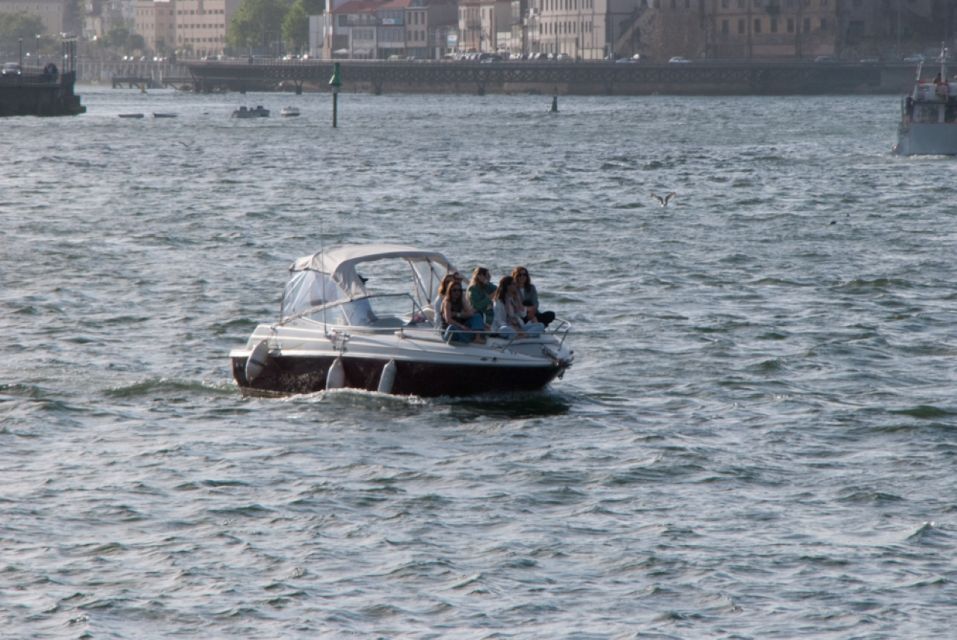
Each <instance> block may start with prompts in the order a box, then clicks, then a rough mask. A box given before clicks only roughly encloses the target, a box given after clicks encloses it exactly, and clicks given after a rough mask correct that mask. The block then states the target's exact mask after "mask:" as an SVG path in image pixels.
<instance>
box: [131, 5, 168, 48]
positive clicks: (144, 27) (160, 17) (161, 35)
mask: <svg viewBox="0 0 957 640" xmlns="http://www.w3.org/2000/svg"><path fill="white" fill-rule="evenodd" d="M133 29H134V31H135V32H136V33H138V34H140V35H141V36H143V40H144V42H145V43H146V48H147V49H149V50H151V51H154V52H165V51H167V50H171V49H173V48H174V47H175V46H176V0H162V1H161V0H156V1H155V2H154V1H153V0H139V1H138V2H137V3H136V5H135V8H134V23H133Z"/></svg>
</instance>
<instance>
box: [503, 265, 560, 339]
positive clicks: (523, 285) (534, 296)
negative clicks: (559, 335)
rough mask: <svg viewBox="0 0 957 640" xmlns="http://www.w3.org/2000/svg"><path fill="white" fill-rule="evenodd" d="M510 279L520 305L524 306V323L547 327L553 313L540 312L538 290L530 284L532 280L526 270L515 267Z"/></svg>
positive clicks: (553, 315) (553, 316) (552, 318)
mask: <svg viewBox="0 0 957 640" xmlns="http://www.w3.org/2000/svg"><path fill="white" fill-rule="evenodd" d="M512 278H514V280H515V284H516V285H517V287H518V293H519V295H520V296H521V299H522V304H523V305H525V318H524V319H525V322H540V323H542V325H544V326H546V327H547V326H548V325H549V324H551V322H552V321H553V320H554V319H555V312H554V311H541V310H540V309H539V308H538V290H537V289H536V288H535V285H533V284H532V278H531V276H529V275H528V269H526V268H525V267H515V269H513V270H512Z"/></svg>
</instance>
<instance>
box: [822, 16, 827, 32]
mask: <svg viewBox="0 0 957 640" xmlns="http://www.w3.org/2000/svg"><path fill="white" fill-rule="evenodd" d="M821 31H827V18H821Z"/></svg>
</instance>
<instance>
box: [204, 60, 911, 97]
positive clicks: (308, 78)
mask: <svg viewBox="0 0 957 640" xmlns="http://www.w3.org/2000/svg"><path fill="white" fill-rule="evenodd" d="M186 67H187V69H188V70H189V74H190V75H191V76H192V79H193V82H192V86H193V88H194V90H195V91H199V92H213V91H240V92H245V91H276V90H286V91H295V92H297V93H300V92H302V91H303V89H304V88H306V87H307V88H309V89H311V90H328V86H327V85H328V81H329V78H330V77H331V75H332V69H333V63H332V61H329V60H304V61H260V60H254V61H253V62H252V63H250V62H249V61H247V60H222V61H203V62H193V63H187V64H186ZM341 69H342V80H343V87H344V89H346V90H349V89H351V90H353V91H368V92H371V93H375V94H380V93H465V94H478V95H482V94H485V93H540V94H550V95H551V94H581V95H649V94H655V93H662V94H676V95H801V94H804V95H821V94H868V93H897V92H899V91H904V90H905V89H906V87H907V86H908V83H909V82H910V81H911V78H912V77H913V69H912V67H911V66H908V65H868V64H839V63H838V64H825V63H813V62H773V63H771V62H767V63H759V62H753V61H745V62H733V61H727V62H725V61H699V62H691V63H683V64H649V63H645V62H641V63H630V62H629V63H615V62H609V61H601V62H598V61H596V62H590V61H589V62H556V61H508V62H492V63H485V62H444V61H443V62H438V61H418V60H410V61H376V60H369V61H365V60H344V61H341Z"/></svg>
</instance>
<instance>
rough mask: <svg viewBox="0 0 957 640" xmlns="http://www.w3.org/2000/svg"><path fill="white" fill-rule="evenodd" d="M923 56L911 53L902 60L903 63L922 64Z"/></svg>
mask: <svg viewBox="0 0 957 640" xmlns="http://www.w3.org/2000/svg"><path fill="white" fill-rule="evenodd" d="M923 61H924V55H923V54H921V53H912V54H911V55H909V56H907V57H906V58H904V62H923Z"/></svg>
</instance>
